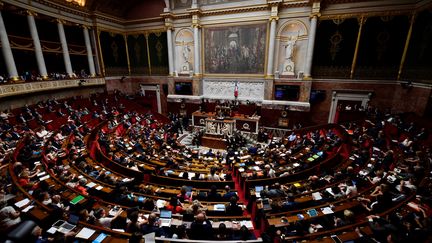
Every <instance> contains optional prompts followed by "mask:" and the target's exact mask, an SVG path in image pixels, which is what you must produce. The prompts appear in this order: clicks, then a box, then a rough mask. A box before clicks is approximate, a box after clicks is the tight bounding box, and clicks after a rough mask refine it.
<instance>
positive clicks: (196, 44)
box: [193, 24, 200, 76]
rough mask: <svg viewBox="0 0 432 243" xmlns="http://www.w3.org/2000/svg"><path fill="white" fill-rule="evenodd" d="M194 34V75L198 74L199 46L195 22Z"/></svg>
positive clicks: (197, 29) (197, 28)
mask: <svg viewBox="0 0 432 243" xmlns="http://www.w3.org/2000/svg"><path fill="white" fill-rule="evenodd" d="M193 34H194V74H195V76H197V75H199V74H200V60H199V57H200V55H199V53H200V46H199V25H198V24H195V25H194V26H193Z"/></svg>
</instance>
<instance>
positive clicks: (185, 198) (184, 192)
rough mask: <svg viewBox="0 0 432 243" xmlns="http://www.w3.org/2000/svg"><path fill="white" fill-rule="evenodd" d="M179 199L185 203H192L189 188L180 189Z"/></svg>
mask: <svg viewBox="0 0 432 243" xmlns="http://www.w3.org/2000/svg"><path fill="white" fill-rule="evenodd" d="M177 197H178V198H179V199H180V202H184V201H189V202H191V201H192V194H189V193H188V187H187V186H182V187H181V189H180V193H179V194H178V195H177Z"/></svg>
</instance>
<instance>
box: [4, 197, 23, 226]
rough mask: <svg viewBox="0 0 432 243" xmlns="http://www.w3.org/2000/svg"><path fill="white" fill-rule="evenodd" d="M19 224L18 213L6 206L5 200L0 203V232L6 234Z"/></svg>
mask: <svg viewBox="0 0 432 243" xmlns="http://www.w3.org/2000/svg"><path fill="white" fill-rule="evenodd" d="M20 222H21V217H20V212H19V211H16V210H15V209H14V208H13V207H11V206H8V205H7V202H6V201H5V200H1V201H0V232H7V230H8V229H10V228H11V227H13V226H15V225H17V224H19V223H20Z"/></svg>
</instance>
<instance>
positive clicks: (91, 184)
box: [86, 182, 96, 188]
mask: <svg viewBox="0 0 432 243" xmlns="http://www.w3.org/2000/svg"><path fill="white" fill-rule="evenodd" d="M94 186H96V183H94V182H90V183H87V185H86V187H88V188H93V187H94Z"/></svg>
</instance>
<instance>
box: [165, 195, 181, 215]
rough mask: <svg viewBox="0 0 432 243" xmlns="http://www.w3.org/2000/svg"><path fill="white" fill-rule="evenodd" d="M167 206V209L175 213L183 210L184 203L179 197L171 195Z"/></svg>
mask: <svg viewBox="0 0 432 243" xmlns="http://www.w3.org/2000/svg"><path fill="white" fill-rule="evenodd" d="M165 208H166V210H169V211H171V212H172V213H173V214H175V213H182V212H183V206H182V203H181V202H180V200H179V199H178V198H177V197H171V198H170V200H169V202H168V204H167V205H166V206H165Z"/></svg>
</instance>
